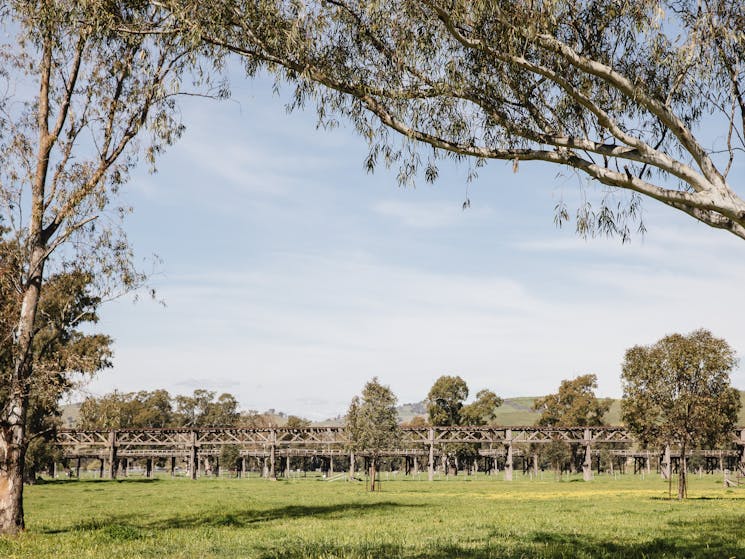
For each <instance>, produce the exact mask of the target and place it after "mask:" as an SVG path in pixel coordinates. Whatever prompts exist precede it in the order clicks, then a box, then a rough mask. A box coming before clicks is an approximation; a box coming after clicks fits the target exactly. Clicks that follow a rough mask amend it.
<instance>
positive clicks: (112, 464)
mask: <svg viewBox="0 0 745 559" xmlns="http://www.w3.org/2000/svg"><path fill="white" fill-rule="evenodd" d="M108 475H109V479H116V431H115V430H114V429H112V430H111V431H109V472H108Z"/></svg>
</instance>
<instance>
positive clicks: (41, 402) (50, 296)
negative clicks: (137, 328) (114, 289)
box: [0, 242, 112, 482]
mask: <svg viewBox="0 0 745 559" xmlns="http://www.w3.org/2000/svg"><path fill="white" fill-rule="evenodd" d="M7 245H8V243H2V242H0V255H2V254H4V253H5V251H4V250H3V248H7ZM91 283H92V278H91V277H90V276H89V275H87V274H85V273H82V272H80V271H75V270H73V271H70V272H66V273H62V274H55V275H52V276H50V277H49V278H48V279H47V281H46V286H45V289H44V292H43V294H42V297H41V299H40V301H39V306H38V311H37V319H36V321H35V327H34V343H33V346H32V366H33V370H34V375H33V378H32V379H31V381H30V382H29V387H28V393H29V401H28V412H27V433H28V440H29V447H28V449H27V452H26V455H25V460H24V462H25V468H26V472H25V476H24V477H25V479H26V480H27V481H29V482H33V481H34V480H35V478H36V472H37V471H38V470H39V469H40V468H41V467H42V466H44V465H45V463H46V462H48V461H50V460H53V459H54V458H55V455H56V453H55V449H54V445H53V444H52V443H51V441H52V440H53V438H54V434H55V432H56V429H57V427H58V426H59V423H60V419H59V418H60V415H61V411H60V408H59V402H60V399H61V398H62V397H63V396H64V395H66V394H69V392H70V391H71V390H73V389H74V388H75V387H77V386H79V385H80V384H81V383H83V382H85V381H86V380H87V379H88V378H90V377H91V376H92V375H94V374H95V373H97V372H98V371H100V370H102V369H104V368H106V367H110V366H111V357H112V351H111V343H112V340H111V338H110V337H109V336H106V335H104V334H95V333H90V332H89V333H84V332H83V331H82V327H83V326H84V325H87V327H86V330H88V329H90V327H91V325H92V324H94V323H95V322H97V321H98V307H99V306H100V304H101V300H100V298H99V297H97V296H96V295H94V294H92V293H91V291H90V289H91ZM3 301H4V305H3V306H4V308H5V309H8V308H10V309H11V312H10V313H8V314H10V315H12V316H17V313H18V308H17V305H18V304H19V298H18V297H9V298H8V299H4V300H3ZM11 366H12V344H11V343H9V341H8V340H7V339H4V340H3V341H2V342H1V343H0V379H2V382H0V406H5V405H6V404H7V399H8V397H9V392H8V388H9V384H8V383H7V382H6V381H7V378H8V377H9V373H10V370H11V369H10V367H11Z"/></svg>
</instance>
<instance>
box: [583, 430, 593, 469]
mask: <svg viewBox="0 0 745 559" xmlns="http://www.w3.org/2000/svg"><path fill="white" fill-rule="evenodd" d="M590 441H592V434H591V433H590V430H589V429H585V436H584V446H585V458H584V460H583V461H582V479H583V480H585V481H592V444H591V443H590Z"/></svg>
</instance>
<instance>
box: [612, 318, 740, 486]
mask: <svg viewBox="0 0 745 559" xmlns="http://www.w3.org/2000/svg"><path fill="white" fill-rule="evenodd" d="M736 364H737V359H736V357H735V353H734V351H733V350H732V348H731V347H730V346H729V344H727V342H726V341H724V340H722V339H720V338H715V337H714V336H713V335H712V334H711V332H709V331H708V330H696V331H695V332H692V333H691V334H689V335H687V336H684V335H682V334H672V335H669V336H665V337H664V338H662V339H661V340H660V341H658V342H657V343H655V344H653V345H650V346H635V347H632V348H631V349H629V350H628V351H627V352H626V357H625V359H624V363H623V372H622V374H621V379H622V381H623V401H622V413H623V420H624V421H625V422H626V424H627V425H628V427H629V429H631V430H632V431H633V432H634V433H635V434H636V435H637V437H639V439H640V440H641V441H642V442H643V443H645V444H670V445H676V446H678V447H679V448H680V468H679V471H680V474H679V477H678V498H679V499H684V498H685V497H686V489H687V487H686V468H687V460H686V452H687V451H688V450H690V449H691V448H692V447H694V446H697V445H707V444H709V445H710V444H715V443H716V442H717V441H719V440H721V439H723V438H725V437H726V435H727V434H728V432H729V430H730V429H732V427H733V426H734V424H735V421H736V420H737V412H738V410H739V409H740V396H739V394H738V392H737V390H736V389H734V388H732V386H730V378H729V373H730V371H731V370H732V369H733V368H734V367H735V365H736Z"/></svg>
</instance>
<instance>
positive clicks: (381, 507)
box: [0, 476, 745, 559]
mask: <svg viewBox="0 0 745 559" xmlns="http://www.w3.org/2000/svg"><path fill="white" fill-rule="evenodd" d="M459 477H460V479H458V480H457V481H454V480H453V479H452V478H451V480H450V481H444V480H442V481H435V482H434V483H428V482H426V481H391V482H384V483H383V491H382V492H380V493H374V494H369V493H365V491H364V487H363V486H362V484H360V483H346V482H343V481H338V482H326V481H317V480H310V479H308V480H293V481H277V482H271V481H267V480H262V479H249V480H245V479H244V480H226V479H223V480H199V481H196V482H192V481H189V480H184V479H178V480H170V479H168V480H166V479H162V480H158V479H156V480H143V479H129V480H126V481H114V482H109V481H69V482H55V483H49V484H44V485H38V486H34V487H30V488H27V492H26V497H27V498H26V509H27V520H28V530H27V532H26V533H25V534H23V535H22V536H21V537H20V538H17V539H0V557H9V558H21V557H23V558H34V559H40V558H54V557H60V558H62V557H64V558H65V559H71V558H83V557H106V558H109V557H110V558H122V559H125V558H126V559H135V558H138V557H157V558H159V559H164V558H170V557H177V558H208V557H209V558H211V557H215V558H217V557H220V558H231V557H256V558H267V559H268V558H288V559H289V558H300V557H303V558H305V557H311V558H312V557H317V558H329V559H330V558H335V557H344V558H347V557H349V558H352V557H355V558H357V557H365V558H370V559H377V558H381V557H405V558H421V559H424V558H437V559H444V558H451V557H463V558H474V559H475V558H478V559H482V558H487V557H494V558H497V557H499V558H502V557H505V558H516V559H517V558H529V557H541V558H559V557H562V558H564V557H565V558H574V557H587V558H589V557H592V558H596V557H601V558H602V557H614V558H627V557H640V558H641V557H646V558H662V557H695V558H707V557H710V558H717V559H719V558H729V557H739V558H743V559H745V489H723V488H722V487H721V478H720V477H718V476H717V477H714V476H704V478H703V479H698V478H695V477H693V479H692V480H691V489H690V496H691V498H690V499H689V500H688V501H686V502H682V503H681V502H677V501H674V500H672V501H671V500H668V498H667V484H666V483H665V482H662V481H660V480H659V478H657V477H656V476H652V477H651V478H647V479H646V480H641V479H636V478H634V477H632V476H627V477H624V478H620V479H617V480H614V479H609V478H607V477H606V478H597V479H596V480H594V481H592V482H589V483H584V482H582V481H578V480H571V481H567V480H563V481H561V482H557V481H555V480H553V479H551V478H550V476H546V480H545V481H529V480H527V479H524V480H518V481H514V482H511V483H509V482H504V481H501V480H496V479H485V478H478V479H470V480H469V479H468V478H466V477H465V476H459Z"/></svg>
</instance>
